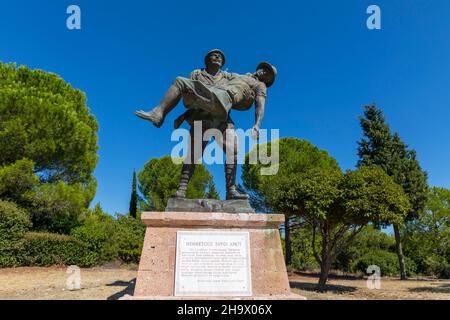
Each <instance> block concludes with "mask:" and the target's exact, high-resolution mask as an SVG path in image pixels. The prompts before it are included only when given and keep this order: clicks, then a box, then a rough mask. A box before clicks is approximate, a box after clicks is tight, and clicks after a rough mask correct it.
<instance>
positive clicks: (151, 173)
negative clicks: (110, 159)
mask: <svg viewBox="0 0 450 320" xmlns="http://www.w3.org/2000/svg"><path fill="white" fill-rule="evenodd" d="M181 166H182V165H181V164H174V163H173V161H172V158H171V157H170V156H164V157H161V158H159V159H157V158H154V159H151V160H150V161H148V162H147V163H146V164H145V165H144V168H143V169H142V170H141V171H140V172H139V174H138V178H139V191H140V192H141V194H142V195H143V197H144V199H143V200H144V201H142V202H141V206H143V208H142V209H145V210H148V209H152V210H158V211H163V210H164V209H165V207H166V205H167V201H168V200H169V198H170V197H171V196H173V195H174V194H175V192H176V191H177V189H178V184H179V182H180V173H181ZM212 185H213V177H212V176H211V174H210V173H209V172H208V170H207V169H206V168H205V166H204V165H202V164H198V165H196V168H195V172H194V174H193V175H192V178H191V181H189V184H188V187H187V192H186V197H187V198H190V199H202V198H206V197H208V196H212V194H211V192H209V191H210V190H215V189H211V186H212ZM216 195H217V193H216Z"/></svg>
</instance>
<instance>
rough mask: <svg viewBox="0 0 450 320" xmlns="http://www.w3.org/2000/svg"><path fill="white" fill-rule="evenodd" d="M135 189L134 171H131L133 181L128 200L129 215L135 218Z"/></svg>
mask: <svg viewBox="0 0 450 320" xmlns="http://www.w3.org/2000/svg"><path fill="white" fill-rule="evenodd" d="M137 200H138V196H137V191H136V171H135V170H134V171H133V183H132V186H131V200H130V216H132V217H133V218H135V219H136V216H137Z"/></svg>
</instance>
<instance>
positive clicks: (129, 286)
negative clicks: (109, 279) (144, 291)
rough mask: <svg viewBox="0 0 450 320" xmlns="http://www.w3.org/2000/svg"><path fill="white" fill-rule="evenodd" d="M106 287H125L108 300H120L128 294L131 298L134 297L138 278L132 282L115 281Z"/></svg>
mask: <svg viewBox="0 0 450 320" xmlns="http://www.w3.org/2000/svg"><path fill="white" fill-rule="evenodd" d="M106 286H107V287H124V289H123V290H120V291H119V292H116V293H114V294H113V295H111V296H109V297H108V298H107V300H119V299H120V298H122V297H123V296H124V295H126V294H128V295H130V296H132V295H133V293H134V287H135V286H136V278H134V279H131V280H130V281H115V282H113V283H108V284H107V285H106Z"/></svg>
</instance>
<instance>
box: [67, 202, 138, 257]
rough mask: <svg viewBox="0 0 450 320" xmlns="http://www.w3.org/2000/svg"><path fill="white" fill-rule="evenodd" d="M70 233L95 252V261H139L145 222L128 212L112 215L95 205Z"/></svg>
mask: <svg viewBox="0 0 450 320" xmlns="http://www.w3.org/2000/svg"><path fill="white" fill-rule="evenodd" d="M71 235H72V236H73V237H74V238H76V239H77V240H79V241H82V242H83V243H85V244H86V246H87V247H88V249H89V250H90V251H91V252H95V253H96V255H97V264H101V263H104V262H110V261H120V262H124V263H138V262H139V259H140V257H141V252H142V245H143V242H144V235H145V225H144V224H143V223H142V222H141V220H139V219H135V218H133V217H130V216H128V215H119V214H118V215H116V217H115V218H114V217H112V216H110V215H109V214H107V213H105V212H103V210H102V209H101V207H100V206H99V205H97V206H96V207H95V208H94V209H93V210H90V213H89V214H88V216H87V218H86V220H85V221H84V224H83V225H82V226H80V227H77V228H75V229H73V230H72V233H71Z"/></svg>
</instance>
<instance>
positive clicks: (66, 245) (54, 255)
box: [19, 232, 96, 267]
mask: <svg viewBox="0 0 450 320" xmlns="http://www.w3.org/2000/svg"><path fill="white" fill-rule="evenodd" d="M19 256H20V260H21V265H25V266H51V265H77V266H80V267H90V266H93V265H95V262H96V255H95V253H94V252H91V251H89V248H88V246H87V245H86V244H85V243H83V242H81V241H79V240H77V239H75V238H73V237H70V236H67V235H60V234H54V233H45V232H39V233H38V232H30V233H28V234H26V236H25V242H24V247H23V249H22V250H21V251H20V254H19Z"/></svg>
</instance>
